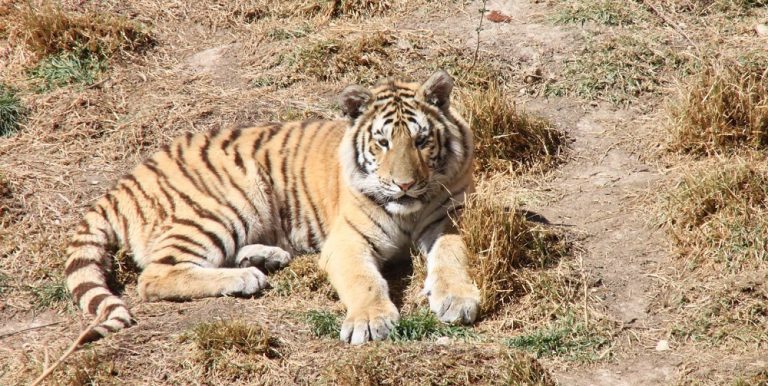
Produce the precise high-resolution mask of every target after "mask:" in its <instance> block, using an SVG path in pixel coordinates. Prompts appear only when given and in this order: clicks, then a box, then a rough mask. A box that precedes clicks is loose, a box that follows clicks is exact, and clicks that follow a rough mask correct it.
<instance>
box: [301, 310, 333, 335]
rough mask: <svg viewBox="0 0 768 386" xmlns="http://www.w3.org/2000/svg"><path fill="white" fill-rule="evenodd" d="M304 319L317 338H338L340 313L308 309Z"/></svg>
mask: <svg viewBox="0 0 768 386" xmlns="http://www.w3.org/2000/svg"><path fill="white" fill-rule="evenodd" d="M306 321H307V323H309V325H310V327H311V328H312V333H313V334H315V336H316V337H318V338H338V336H339V332H340V331H341V315H338V314H335V313H333V312H328V311H314V310H313V311H309V312H307V314H306Z"/></svg>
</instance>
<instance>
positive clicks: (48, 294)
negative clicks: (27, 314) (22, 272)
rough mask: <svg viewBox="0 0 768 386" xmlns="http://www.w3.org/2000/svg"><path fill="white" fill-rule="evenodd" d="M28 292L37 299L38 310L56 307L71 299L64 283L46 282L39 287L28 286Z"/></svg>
mask: <svg viewBox="0 0 768 386" xmlns="http://www.w3.org/2000/svg"><path fill="white" fill-rule="evenodd" d="M26 288H27V290H29V292H30V293H31V294H32V295H33V296H34V297H35V307H36V308H38V309H44V308H51V307H53V306H54V305H56V304H58V303H61V302H64V301H67V300H69V299H71V296H70V294H69V290H67V286H66V285H65V284H64V281H63V280H62V281H53V282H45V283H42V284H40V285H37V286H27V287H26Z"/></svg>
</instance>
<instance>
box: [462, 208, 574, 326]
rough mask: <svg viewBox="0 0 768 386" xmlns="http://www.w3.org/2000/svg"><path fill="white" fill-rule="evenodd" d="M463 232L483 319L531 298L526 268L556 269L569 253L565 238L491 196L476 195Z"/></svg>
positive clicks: (465, 218)
mask: <svg viewBox="0 0 768 386" xmlns="http://www.w3.org/2000/svg"><path fill="white" fill-rule="evenodd" d="M461 231H462V235H463V237H464V240H465V241H466V243H467V248H468V250H469V251H470V256H471V257H470V264H469V265H470V267H472V269H473V270H474V272H473V277H474V278H475V281H476V282H477V285H478V287H479V288H480V296H481V309H482V312H483V313H484V314H492V313H494V312H497V311H499V310H500V309H501V308H502V307H503V306H504V305H506V304H509V303H510V302H512V301H514V300H516V299H517V298H519V297H521V296H523V295H524V294H526V293H527V292H528V289H529V288H530V286H529V285H528V283H525V281H524V280H521V279H523V278H522V277H521V276H520V274H521V272H522V271H521V268H534V269H541V268H546V267H551V266H553V265H556V264H557V263H558V262H559V261H560V259H562V258H563V257H565V256H567V255H568V254H569V252H570V244H569V241H568V239H567V238H566V237H565V236H564V235H563V234H561V233H559V232H558V231H557V230H554V229H551V228H544V227H542V226H539V225H536V224H534V223H532V222H530V221H528V220H526V219H525V217H524V216H523V215H522V214H520V213H517V212H516V211H515V210H514V208H505V207H504V206H502V205H500V204H498V203H497V201H496V200H495V198H493V197H491V196H488V195H482V194H477V195H475V196H473V197H472V199H470V200H469V202H468V205H467V206H466V209H465V210H464V214H463V215H462V218H461Z"/></svg>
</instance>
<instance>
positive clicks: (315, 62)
mask: <svg viewBox="0 0 768 386" xmlns="http://www.w3.org/2000/svg"><path fill="white" fill-rule="evenodd" d="M393 43H394V40H393V37H392V36H391V34H388V33H382V32H378V33H374V34H368V35H363V36H361V37H359V38H357V39H355V40H339V39H328V40H320V41H318V42H316V43H314V44H312V45H310V46H307V47H303V48H301V49H299V50H297V51H296V52H295V53H294V58H293V59H292V63H293V64H295V67H294V72H296V73H299V74H303V75H306V76H309V77H311V78H313V79H315V80H322V81H337V80H346V81H350V82H356V83H364V82H370V81H373V80H377V79H379V78H381V77H385V76H390V75H392V69H391V68H390V65H389V61H390V52H389V50H388V48H389V47H390V46H392V44H393Z"/></svg>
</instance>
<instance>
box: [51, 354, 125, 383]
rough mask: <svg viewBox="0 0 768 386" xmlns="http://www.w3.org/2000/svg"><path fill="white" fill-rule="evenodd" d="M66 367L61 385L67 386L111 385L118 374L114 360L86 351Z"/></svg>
mask: <svg viewBox="0 0 768 386" xmlns="http://www.w3.org/2000/svg"><path fill="white" fill-rule="evenodd" d="M67 367H68V371H67V373H66V374H65V375H64V378H65V379H62V380H61V381H60V382H61V384H67V385H100V384H112V383H114V381H115V377H117V376H119V375H120V374H119V373H118V371H117V368H116V366H115V361H114V360H109V359H107V358H104V356H103V355H101V356H100V355H99V354H97V353H96V352H95V351H92V350H91V351H88V352H86V353H83V354H82V355H81V356H80V357H78V358H77V359H76V360H75V361H74V362H73V363H72V364H71V365H70V366H67Z"/></svg>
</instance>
